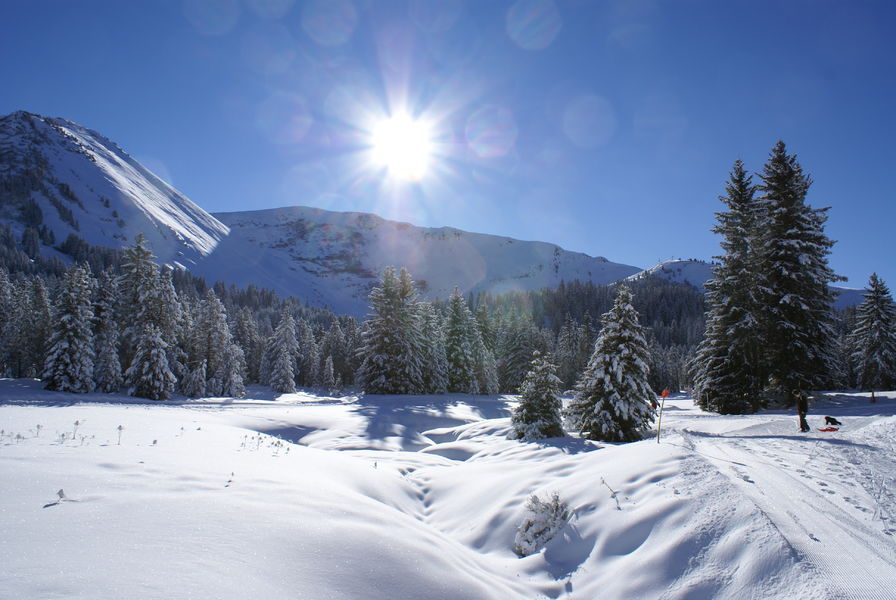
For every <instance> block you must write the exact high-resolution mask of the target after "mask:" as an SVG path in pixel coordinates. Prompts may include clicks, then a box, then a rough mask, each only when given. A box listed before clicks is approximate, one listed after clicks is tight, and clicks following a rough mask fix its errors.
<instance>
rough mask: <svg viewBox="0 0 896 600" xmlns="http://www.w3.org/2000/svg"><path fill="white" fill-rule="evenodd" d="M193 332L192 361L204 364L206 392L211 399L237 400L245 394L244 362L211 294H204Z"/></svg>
mask: <svg viewBox="0 0 896 600" xmlns="http://www.w3.org/2000/svg"><path fill="white" fill-rule="evenodd" d="M193 329H194V332H195V334H194V336H195V339H196V340H197V341H196V348H197V351H198V356H197V357H196V358H195V359H194V360H197V359H198V360H204V361H205V364H206V369H207V373H206V374H207V375H208V379H207V380H206V392H207V393H208V394H210V395H213V396H232V397H240V396H241V395H242V394H243V393H244V392H245V388H244V386H243V373H244V371H245V360H244V358H243V353H242V350H240V349H239V347H238V346H236V344H235V343H234V341H233V335H232V334H231V333H230V326H229V325H228V323H227V311H226V310H225V308H224V304H223V303H222V302H221V301H220V300H219V299H218V296H216V295H215V292H214V290H212V289H209V290H207V291H206V294H205V298H203V300H202V304H201V306H200V309H199V317H198V318H197V320H196V323H195V325H194V328H193ZM234 346H236V347H235V348H234Z"/></svg>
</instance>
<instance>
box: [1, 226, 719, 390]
mask: <svg viewBox="0 0 896 600" xmlns="http://www.w3.org/2000/svg"><path fill="white" fill-rule="evenodd" d="M6 232H7V234H8V230H6ZM4 240H5V242H6V243H7V245H5V246H4V254H3V256H2V257H0V374H2V375H4V376H11V377H32V378H42V379H45V382H46V384H47V386H48V387H49V388H50V389H58V390H63V391H71V392H86V391H99V392H115V391H119V390H125V391H127V392H128V393H131V394H134V395H137V396H141V397H147V398H157V399H164V398H168V397H171V396H172V395H173V394H181V395H183V396H187V397H199V396H213V395H233V396H238V395H240V394H241V393H242V392H243V390H244V388H245V385H247V384H249V383H261V384H266V385H270V386H271V387H272V388H273V389H274V390H276V391H279V392H290V391H293V390H295V389H298V388H302V387H304V388H318V389H323V390H328V391H338V390H340V389H342V388H344V387H355V388H358V387H359V385H358V384H359V383H360V380H358V375H359V373H360V374H362V375H363V374H364V373H365V370H364V369H362V367H363V366H364V356H363V352H362V350H363V348H364V347H365V344H368V343H371V341H372V340H375V339H377V334H376V333H375V332H376V331H380V332H382V331H385V330H386V329H384V328H383V327H382V326H380V325H378V324H377V323H376V322H375V320H374V319H370V320H368V321H367V322H365V323H364V324H361V325H359V324H358V323H357V321H356V320H355V319H354V318H352V317H346V316H336V315H334V314H333V313H331V312H329V311H327V310H324V309H315V308H311V307H307V306H303V305H301V304H299V303H297V302H295V301H294V300H292V299H286V300H280V299H278V298H277V297H276V296H275V295H274V294H272V293H270V292H268V291H265V290H259V289H257V288H254V287H252V286H250V287H249V288H247V289H237V288H235V287H233V286H231V287H225V286H223V285H222V284H215V285H214V286H212V287H208V286H207V285H206V284H205V282H204V281H203V280H202V279H200V278H197V277H195V276H192V275H190V274H189V273H187V272H185V271H183V270H180V269H171V268H169V267H167V266H159V265H157V264H156V263H155V261H154V259H153V256H152V255H151V253H150V251H149V249H148V248H147V247H146V245H145V242H144V241H143V240H142V239H138V241H137V242H136V243H135V245H134V246H133V247H131V248H127V249H125V250H124V251H120V252H119V251H114V250H110V249H104V248H97V247H91V246H89V245H87V244H84V243H83V242H81V241H80V240H78V239H77V238H70V239H69V240H67V243H66V244H65V245H64V248H65V249H67V250H69V251H72V252H73V257H74V255H76V256H77V260H76V262H75V264H74V265H73V266H70V267H67V268H66V267H65V266H64V265H62V263H61V262H60V261H59V260H58V259H55V258H54V259H51V260H49V261H46V260H44V259H41V258H40V257H38V258H37V259H32V260H27V259H24V258H21V257H22V252H21V250H20V249H17V248H16V247H15V246H13V245H11V244H9V242H10V240H12V236H11V235H5V236H4ZM7 269H9V270H7ZM10 271H11V272H10ZM393 276H394V278H395V280H396V287H395V289H396V290H399V292H400V293H399V296H401V295H402V294H404V295H405V299H407V294H409V293H410V294H413V295H414V304H415V306H417V308H416V311H417V312H416V313H415V314H416V316H415V318H414V319H412V320H410V321H408V320H407V319H406V317H407V315H405V320H404V321H400V322H398V323H395V324H393V325H390V326H395V327H398V328H399V329H400V328H402V327H408V326H410V327H411V328H412V329H413V330H414V331H419V332H422V334H423V336H422V337H423V338H424V339H426V340H427V341H429V342H431V343H428V344H426V345H425V346H423V356H422V358H421V359H420V360H421V361H422V363H421V364H419V365H418V364H416V363H415V364H414V365H413V366H412V367H411V369H410V372H409V373H408V375H407V378H406V381H403V382H402V383H400V384H398V383H390V384H389V385H388V386H386V385H381V386H380V387H377V384H375V383H371V386H373V387H371V388H370V389H371V390H372V389H379V390H380V391H386V390H389V391H393V392H398V393H400V392H410V391H413V392H414V393H424V391H425V392H426V393H441V392H455V391H459V392H463V393H482V394H494V393H498V392H516V391H518V389H519V386H520V384H521V382H522V381H523V379H524V377H525V375H526V373H527V370H528V368H529V362H530V361H531V359H532V356H533V353H534V352H535V351H539V352H542V353H544V354H545V355H550V356H551V357H552V360H554V361H555V362H556V363H557V364H558V369H559V373H558V374H559V377H560V380H561V384H560V385H561V388H562V389H565V390H568V389H571V388H572V387H573V386H574V385H575V384H576V381H577V376H578V374H580V373H581V372H582V371H583V369H584V368H585V366H586V364H587V361H588V359H589V356H590V354H591V351H592V346H593V345H594V341H595V339H596V337H597V334H598V330H599V328H600V325H599V320H598V317H599V315H600V314H601V313H602V312H605V311H606V310H607V308H608V303H612V300H613V297H614V291H613V290H612V289H611V288H609V287H607V286H594V285H591V284H580V283H579V282H572V283H569V284H563V286H561V289H559V290H544V291H541V292H530V293H528V294H511V295H507V296H497V297H493V296H489V295H479V296H477V297H475V298H465V297H464V296H463V295H461V294H460V293H459V292H456V293H455V294H453V295H452V296H451V297H450V298H448V299H447V300H445V301H439V302H434V303H429V302H419V301H418V300H417V299H416V290H415V288H416V286H415V285H414V284H413V281H412V280H411V279H410V275H409V274H408V275H405V276H404V280H403V282H402V278H401V276H399V275H398V274H396V273H395V272H394V271H387V273H386V274H384V281H385V284H384V282H383V281H381V282H380V286H378V287H377V288H376V289H375V290H374V292H373V293H372V294H371V302H372V303H373V304H376V303H377V302H391V303H394V300H393V299H392V298H391V296H388V295H387V296H385V297H382V298H379V299H378V295H380V294H382V293H383V292H382V290H383V289H384V287H383V286H384V285H385V289H386V290H387V292H388V294H391V293H392V287H393V286H392V284H391V283H389V280H390V279H391V278H392V277H393ZM633 285H634V286H635V287H637V288H639V294H638V296H639V297H641V298H643V299H648V301H647V302H645V303H643V306H642V307H641V308H642V309H643V310H645V311H646V312H647V313H648V315H651V318H652V319H654V322H655V325H656V331H658V332H660V336H662V337H663V338H664V339H665V340H666V341H672V342H676V341H681V342H682V343H681V344H676V343H672V344H671V345H667V346H664V345H661V344H660V343H659V341H658V339H657V336H656V335H654V334H653V330H652V329H651V328H648V338H649V344H650V347H651V349H652V353H651V356H652V357H653V358H652V363H651V373H652V374H653V375H651V377H652V379H651V385H653V386H654V387H655V388H656V389H661V388H662V387H667V386H671V387H673V388H675V389H678V388H680V387H683V386H684V385H686V383H687V382H686V379H685V378H686V370H685V368H684V365H685V362H686V359H687V355H688V346H687V338H688V337H689V336H691V335H693V334H692V333H690V330H692V329H696V328H699V327H702V313H701V312H700V309H701V308H702V304H701V303H700V302H699V301H695V296H696V294H697V292H696V290H694V289H692V288H688V287H686V286H680V285H677V284H670V283H665V282H659V283H658V282H646V281H645V282H637V283H634V284H633ZM402 286H403V287H402ZM402 289H403V290H404V291H401V290H402ZM676 290H677V291H676ZM400 304H401V303H400V302H398V305H399V306H400ZM661 305H662V306H661ZM474 306H475V308H474ZM559 311H563V312H564V313H565V317H564V318H563V319H558V318H557V317H556V315H557V314H559ZM672 313H674V315H673V316H671V317H670V314H672ZM573 315H575V316H573ZM592 315H594V316H593V317H592ZM680 323H685V325H684V326H681V325H680ZM372 332H373V333H372ZM676 332H678V333H676ZM396 341H397V340H396ZM48 360H49V363H48ZM423 365H426V366H425V367H424V366H423ZM654 378H655V380H654Z"/></svg>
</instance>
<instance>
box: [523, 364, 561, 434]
mask: <svg viewBox="0 0 896 600" xmlns="http://www.w3.org/2000/svg"><path fill="white" fill-rule="evenodd" d="M561 383H562V382H561V381H560V378H559V377H557V367H556V365H554V364H553V363H551V361H550V359H549V357H547V356H542V355H541V353H540V352H538V351H537V350H536V351H535V353H534V354H533V356H532V363H531V365H530V368H529V372H528V373H527V374H526V378H525V379H523V383H522V384H521V385H520V402H519V404H518V405H517V406H516V408H515V409H514V411H513V414H512V415H511V417H510V424H511V427H512V430H511V438H513V439H519V440H523V441H527V442H529V441H535V440H540V439H544V438H552V437H560V436H562V435H563V425H562V422H561V417H560V411H561V409H562V403H561V401H560V384H561Z"/></svg>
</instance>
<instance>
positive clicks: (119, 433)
mask: <svg viewBox="0 0 896 600" xmlns="http://www.w3.org/2000/svg"><path fill="white" fill-rule="evenodd" d="M122 431H124V425H119V426H118V445H119V446H121V432H122Z"/></svg>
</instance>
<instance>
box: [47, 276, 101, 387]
mask: <svg viewBox="0 0 896 600" xmlns="http://www.w3.org/2000/svg"><path fill="white" fill-rule="evenodd" d="M92 287H93V286H92V282H91V277H90V273H89V272H88V271H87V270H86V269H85V268H84V267H80V266H74V267H71V268H70V269H68V271H66V273H65V278H64V279H63V283H62V289H61V290H60V291H59V295H58V297H57V299H56V306H55V310H54V313H55V316H56V320H55V323H54V327H53V333H52V335H51V337H50V348H49V351H48V353H47V359H46V362H45V364H44V373H43V380H44V383H45V387H46V388H47V389H48V390H54V391H58V392H75V393H79V394H83V393H87V392H90V391H92V390H93V331H92V329H91V320H92V319H93V308H92V303H91V294H92Z"/></svg>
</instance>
